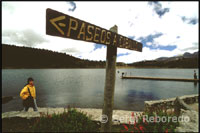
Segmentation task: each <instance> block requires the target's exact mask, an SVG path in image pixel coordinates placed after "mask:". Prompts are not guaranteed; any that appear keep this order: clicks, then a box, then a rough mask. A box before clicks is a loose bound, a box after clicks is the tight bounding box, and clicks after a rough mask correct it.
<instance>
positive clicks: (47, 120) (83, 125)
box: [33, 108, 98, 132]
mask: <svg viewBox="0 0 200 133" xmlns="http://www.w3.org/2000/svg"><path fill="white" fill-rule="evenodd" d="M97 126H98V125H97V124H96V123H95V122H94V121H92V120H91V118H90V117H87V115H86V114H84V113H82V112H78V111H77V110H76V109H70V108H69V109H68V112H64V113H62V114H55V113H54V114H52V115H49V114H46V115H42V116H41V117H39V118H38V119H37V120H36V121H35V124H34V125H33V131H35V132H92V131H93V132H94V131H97V130H98V127H97Z"/></svg>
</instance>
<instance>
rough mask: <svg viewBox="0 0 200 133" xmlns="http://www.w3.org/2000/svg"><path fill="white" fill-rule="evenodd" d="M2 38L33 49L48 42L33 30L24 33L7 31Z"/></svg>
mask: <svg viewBox="0 0 200 133" xmlns="http://www.w3.org/2000/svg"><path fill="white" fill-rule="evenodd" d="M2 37H5V38H7V39H9V40H10V41H11V42H14V43H18V44H22V45H24V46H31V47H33V46H36V45H37V44H41V43H44V42H48V41H47V40H46V39H45V38H43V37H42V36H41V35H39V34H37V33H36V32H34V31H33V30H31V29H26V30H23V31H13V30H5V31H3V32H2Z"/></svg>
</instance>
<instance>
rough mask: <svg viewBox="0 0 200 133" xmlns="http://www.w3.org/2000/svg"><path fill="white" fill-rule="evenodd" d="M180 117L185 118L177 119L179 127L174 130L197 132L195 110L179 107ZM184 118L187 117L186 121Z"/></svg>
mask: <svg viewBox="0 0 200 133" xmlns="http://www.w3.org/2000/svg"><path fill="white" fill-rule="evenodd" d="M180 117H183V118H185V120H183V121H179V124H180V125H179V127H177V128H176V129H175V131H176V132H199V130H198V129H199V127H198V126H199V116H198V112H197V111H193V110H183V109H181V115H180ZM186 118H189V119H188V120H189V121H187V119H186Z"/></svg>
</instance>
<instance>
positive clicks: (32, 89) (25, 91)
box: [20, 85, 36, 100]
mask: <svg viewBox="0 0 200 133" xmlns="http://www.w3.org/2000/svg"><path fill="white" fill-rule="evenodd" d="M28 88H29V90H30V92H31V96H32V97H33V98H36V90H35V86H31V85H26V86H25V87H24V88H23V89H22V90H21V92H20V97H21V98H22V99H23V100H25V99H26V98H27V97H28V96H29V95H30V94H29V92H28Z"/></svg>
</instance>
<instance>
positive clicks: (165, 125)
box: [121, 112, 179, 132]
mask: <svg viewBox="0 0 200 133" xmlns="http://www.w3.org/2000/svg"><path fill="white" fill-rule="evenodd" d="M143 115H146V116H147V117H148V118H150V117H153V118H156V117H160V118H162V117H166V118H167V119H170V118H172V117H176V116H175V115H174V114H167V113H165V112H159V113H157V114H154V113H145V114H143ZM132 116H133V117H134V113H132ZM137 120H138V121H136V122H135V123H134V124H133V125H131V124H130V122H129V124H123V128H124V130H121V131H122V132H175V128H176V127H177V126H178V125H179V123H178V121H177V122H173V121H172V119H171V120H170V121H166V122H162V121H154V122H150V121H145V119H144V117H143V116H142V115H140V116H139V117H137ZM154 120H156V119H154Z"/></svg>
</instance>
